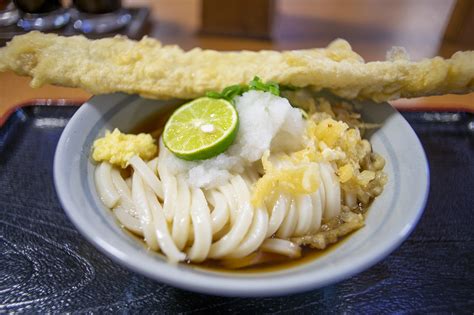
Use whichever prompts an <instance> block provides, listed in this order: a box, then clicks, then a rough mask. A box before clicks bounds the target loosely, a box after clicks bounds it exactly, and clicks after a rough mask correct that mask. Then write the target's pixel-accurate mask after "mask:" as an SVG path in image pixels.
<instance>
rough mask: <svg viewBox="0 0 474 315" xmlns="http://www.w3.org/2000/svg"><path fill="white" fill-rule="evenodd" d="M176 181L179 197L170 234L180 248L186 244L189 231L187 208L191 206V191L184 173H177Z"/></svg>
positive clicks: (189, 223)
mask: <svg viewBox="0 0 474 315" xmlns="http://www.w3.org/2000/svg"><path fill="white" fill-rule="evenodd" d="M177 181H178V197H179V198H178V200H177V202H176V211H175V213H174V219H173V229H172V235H173V240H174V242H175V243H176V246H177V247H178V248H179V249H181V250H182V249H183V248H184V247H185V246H186V242H187V241H188V236H189V232H190V225H191V222H190V221H191V220H190V214H189V208H190V207H191V192H190V190H189V187H188V184H187V183H186V178H185V177H184V175H179V176H178V178H177Z"/></svg>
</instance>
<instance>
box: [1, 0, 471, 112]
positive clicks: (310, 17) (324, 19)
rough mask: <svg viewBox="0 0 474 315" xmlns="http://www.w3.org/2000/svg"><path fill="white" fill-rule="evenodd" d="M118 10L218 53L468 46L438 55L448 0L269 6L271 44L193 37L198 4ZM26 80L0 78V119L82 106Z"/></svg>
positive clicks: (443, 100) (168, 1)
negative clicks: (37, 102) (49, 106)
mask: <svg viewBox="0 0 474 315" xmlns="http://www.w3.org/2000/svg"><path fill="white" fill-rule="evenodd" d="M124 3H125V5H134V6H137V5H148V6H150V7H151V9H152V21H151V22H152V23H151V28H150V36H153V37H156V38H158V39H160V40H161V41H162V42H164V43H165V44H178V45H180V46H181V47H183V48H184V49H190V48H192V47H196V46H200V47H203V48H210V49H217V50H235V49H250V50H259V49H277V50H283V49H298V48H309V47H323V46H326V45H327V44H328V43H329V42H330V41H331V40H332V39H334V38H337V37H342V38H345V39H347V40H348V41H349V42H350V43H351V44H352V46H353V47H354V49H355V50H356V51H357V52H358V53H360V54H361V55H362V56H363V57H364V58H365V59H366V60H367V61H371V60H382V59H384V58H385V52H386V51H387V50H388V49H390V47H391V46H393V45H397V46H404V47H406V48H407V50H408V52H409V53H410V55H411V56H412V58H413V59H415V60H417V59H421V58H424V57H432V56H435V55H438V54H440V53H442V54H443V55H444V56H445V57H449V54H450V53H452V52H453V51H456V50H469V49H474V47H472V46H469V45H455V44H453V45H449V48H448V49H444V50H443V51H442V52H440V50H439V47H441V44H442V38H443V34H444V28H445V25H446V23H447V21H448V20H449V18H450V12H451V9H452V7H453V4H454V1H452V0H450V1H444V0H420V1H408V0H405V1H392V0H387V1H383V3H382V2H380V1H375V0H359V1H356V2H355V1H347V0H339V1H329V0H327V1H311V0H280V1H276V2H275V7H276V9H275V16H274V27H273V33H272V38H271V40H270V39H259V38H242V37H231V36H217V35H209V34H207V35H204V34H201V33H200V32H199V30H200V24H201V22H200V21H201V20H200V17H201V13H200V8H201V6H200V5H201V2H200V1H198V0H161V1H151V0H134V1H132V0H128V1H124ZM28 83H29V79H28V78H23V77H19V76H16V75H14V74H12V73H0V116H2V115H4V114H5V113H6V112H8V111H11V109H12V108H14V107H15V106H16V105H18V104H21V103H23V102H25V101H27V100H29V99H34V98H40V99H56V98H60V99H74V100H86V99H87V98H89V97H90V96H91V94H89V93H88V92H85V91H84V90H81V89H72V88H62V87H55V86H50V85H47V86H44V87H42V88H39V89H31V88H30V87H29V85H28ZM393 104H394V105H395V106H397V107H399V108H419V107H423V108H428V107H429V108H448V109H449V108H456V109H458V108H461V109H467V110H470V111H474V94H468V95H462V96H459V95H446V96H438V97H425V98H419V99H413V100H399V101H396V102H393Z"/></svg>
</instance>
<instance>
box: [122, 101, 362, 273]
mask: <svg viewBox="0 0 474 315" xmlns="http://www.w3.org/2000/svg"><path fill="white" fill-rule="evenodd" d="M172 113H173V110H170V111H167V112H164V113H158V114H155V115H152V116H150V117H147V118H146V119H145V120H144V121H141V122H140V123H138V124H137V125H136V127H134V128H133V129H132V130H131V131H130V132H131V133H134V134H138V133H150V134H152V136H153V138H155V139H157V140H158V138H159V136H160V135H161V132H162V130H163V128H164V125H165V123H166V121H167V120H168V118H169V117H170V116H171V114H172ZM117 222H118V221H117ZM118 224H120V223H118ZM123 230H124V231H125V232H126V233H127V234H128V235H130V236H131V237H133V238H134V239H135V240H137V241H138V242H140V243H141V244H142V245H143V246H144V247H146V248H148V247H147V246H146V243H145V242H144V240H143V239H142V238H141V237H140V236H138V235H136V234H134V233H132V232H130V231H128V230H127V229H125V228H123ZM354 232H355V231H354ZM354 232H351V233H349V234H348V235H346V236H344V237H342V238H340V239H339V240H338V241H337V242H336V243H334V244H330V245H328V247H327V248H326V249H323V250H320V249H313V248H309V247H305V246H302V250H301V257H299V258H296V259H292V258H289V257H286V256H282V255H278V254H269V255H268V256H273V257H272V258H273V259H272V260H270V261H266V262H264V263H261V264H258V265H252V266H248V267H243V268H238V269H235V268H228V267H226V266H224V265H223V264H222V262H221V261H219V260H206V261H205V262H203V263H199V264H198V263H185V264H187V265H189V266H191V267H192V268H194V269H196V270H203V271H210V272H223V273H231V274H256V273H268V272H276V271H281V270H285V269H290V268H295V267H298V266H302V265H305V264H308V263H310V262H312V261H314V260H315V259H318V258H320V257H321V256H323V255H326V254H328V253H329V252H331V251H332V250H334V249H335V248H337V247H338V246H339V245H340V244H341V243H343V242H344V241H345V240H347V239H348V238H349V237H350V235H351V234H352V233H354ZM160 255H161V254H160Z"/></svg>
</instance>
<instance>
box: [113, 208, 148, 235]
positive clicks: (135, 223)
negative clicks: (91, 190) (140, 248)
mask: <svg viewBox="0 0 474 315" xmlns="http://www.w3.org/2000/svg"><path fill="white" fill-rule="evenodd" d="M113 211H114V214H115V216H116V217H117V220H119V222H120V224H122V225H123V226H124V227H125V228H126V229H127V230H130V231H132V232H133V233H135V234H138V235H141V236H143V232H142V225H141V223H140V220H139V219H137V218H135V217H132V216H131V215H130V213H128V211H127V210H126V208H124V207H123V206H122V204H119V205H118V206H116V207H115V208H114V210H113Z"/></svg>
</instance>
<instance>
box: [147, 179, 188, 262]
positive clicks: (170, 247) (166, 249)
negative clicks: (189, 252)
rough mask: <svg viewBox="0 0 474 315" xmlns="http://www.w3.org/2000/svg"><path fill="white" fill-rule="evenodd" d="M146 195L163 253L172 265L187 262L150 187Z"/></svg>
mask: <svg viewBox="0 0 474 315" xmlns="http://www.w3.org/2000/svg"><path fill="white" fill-rule="evenodd" d="M145 194H146V197H147V200H148V204H149V205H150V209H151V213H152V216H153V225H154V227H155V233H156V238H157V240H158V243H159V244H160V248H161V251H162V252H163V254H165V255H166V257H167V258H168V261H169V262H171V263H177V262H179V261H183V260H185V259H186V254H184V253H183V252H181V251H180V250H179V249H178V248H177V247H176V245H175V243H174V242H173V240H172V239H171V235H170V232H169V231H168V224H167V223H166V219H165V215H164V214H163V209H162V208H161V205H160V203H159V201H158V199H157V198H156V194H155V193H154V192H153V190H151V188H150V187H145Z"/></svg>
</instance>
